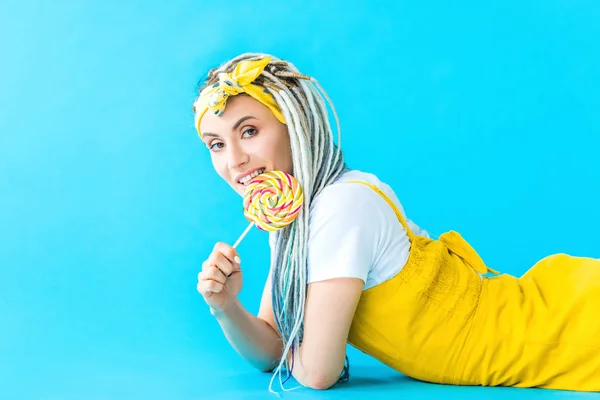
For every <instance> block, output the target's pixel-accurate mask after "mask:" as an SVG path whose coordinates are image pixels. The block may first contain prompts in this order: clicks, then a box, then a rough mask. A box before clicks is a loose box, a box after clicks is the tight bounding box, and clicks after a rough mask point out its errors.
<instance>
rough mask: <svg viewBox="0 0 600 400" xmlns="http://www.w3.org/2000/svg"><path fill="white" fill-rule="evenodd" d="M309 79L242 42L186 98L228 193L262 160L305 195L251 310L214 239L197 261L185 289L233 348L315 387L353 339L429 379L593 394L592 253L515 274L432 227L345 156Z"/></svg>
mask: <svg viewBox="0 0 600 400" xmlns="http://www.w3.org/2000/svg"><path fill="white" fill-rule="evenodd" d="M319 89H321V88H320V86H319V85H318V83H317V82H316V81H315V80H314V79H312V78H310V77H308V76H305V75H303V74H301V73H300V72H299V71H298V70H297V69H296V68H295V67H294V66H293V65H292V64H290V63H289V62H285V61H282V60H279V59H277V58H275V57H272V56H267V55H263V54H243V55H241V56H238V57H236V58H234V59H232V60H230V61H229V62H227V63H225V64H224V65H222V66H220V67H219V68H217V69H215V70H212V71H210V73H209V74H208V78H207V79H206V82H205V85H204V87H202V88H201V90H200V95H199V97H198V99H197V101H196V102H195V104H194V112H195V121H196V128H197V129H198V133H199V135H200V137H201V139H202V140H203V142H204V143H205V144H206V147H207V148H208V149H209V151H210V154H211V158H212V163H213V166H214V168H215V170H216V171H217V173H218V174H219V175H220V176H221V177H222V178H223V179H224V180H225V181H226V182H227V183H228V184H229V185H231V187H232V188H233V189H234V190H235V191H237V192H239V193H240V194H243V193H244V191H245V185H247V184H248V182H249V181H250V180H251V179H252V178H253V177H254V176H256V175H258V174H260V173H262V172H264V171H271V170H281V171H284V172H287V173H289V174H291V175H293V176H294V177H295V178H296V179H297V180H298V181H299V182H300V185H301V186H302V189H303V191H304V197H305V201H304V205H303V208H302V210H301V212H300V213H299V215H298V217H297V219H296V220H295V221H294V222H293V223H292V224H291V225H289V226H288V227H286V228H284V229H282V230H280V231H277V232H274V233H271V236H270V245H271V249H272V256H271V266H270V273H269V278H268V280H267V282H266V284H265V287H264V293H263V296H262V300H261V304H260V311H259V313H258V316H254V315H252V314H250V313H249V312H248V311H246V309H245V308H244V307H243V306H242V305H241V304H240V302H239V301H238V299H237V295H238V293H239V292H240V289H241V286H242V276H241V260H240V257H239V254H238V253H237V252H236V250H235V249H233V248H232V247H231V246H229V245H226V244H223V243H218V244H217V245H216V246H215V247H214V250H213V252H212V253H211V254H210V256H209V257H208V259H207V260H206V261H205V262H204V263H203V265H202V272H200V273H199V275H198V291H199V292H200V293H201V294H202V296H203V297H204V299H205V301H206V302H207V304H208V305H209V307H210V310H211V312H212V314H213V315H214V316H215V318H216V319H217V321H218V322H219V324H220V326H221V327H222V329H223V332H224V334H225V335H226V337H227V339H228V340H229V342H230V343H231V345H232V346H233V347H234V348H235V350H236V351H237V352H238V353H239V354H240V355H241V356H242V357H243V358H245V359H246V360H248V361H249V362H250V363H251V364H252V365H254V366H255V367H256V368H258V369H260V370H262V371H273V370H275V371H276V372H281V370H282V368H286V369H287V370H288V371H290V372H291V374H292V375H293V376H294V377H295V378H296V380H297V381H298V382H299V383H301V384H302V385H304V386H307V387H311V388H315V389H326V388H329V387H331V386H332V385H334V384H335V383H336V382H339V381H345V380H347V379H348V363H347V362H346V361H347V358H346V354H345V349H346V343H350V344H351V345H353V346H355V347H356V348H358V349H360V350H362V351H364V352H365V353H367V354H370V355H372V356H373V357H375V358H377V359H378V360H380V361H382V362H383V363H385V364H387V365H389V366H390V367H392V368H394V369H396V370H398V371H400V372H402V373H404V374H406V375H408V376H411V377H413V378H416V379H420V380H423V381H428V382H434V383H443V384H453V385H486V386H514V387H541V388H551V389H563V390H579V391H600V318H598V316H599V315H600V260H597V259H592V258H582V257H573V256H568V255H564V254H558V255H553V256H549V257H547V258H545V259H543V260H541V261H540V262H538V263H537V264H536V265H534V266H533V267H532V268H531V269H530V270H529V271H528V272H527V273H526V274H524V275H523V276H522V277H513V276H510V275H506V274H503V275H498V273H497V272H496V271H493V270H491V269H488V268H487V267H486V265H485V263H484V262H483V261H482V260H481V258H480V257H479V256H478V254H477V253H476V251H475V250H474V249H473V248H472V247H471V246H470V245H469V244H468V243H467V242H466V241H465V240H464V239H463V238H462V237H461V236H460V235H459V234H458V233H456V232H454V231H449V232H447V233H444V234H443V235H441V236H440V237H439V238H438V239H432V238H430V237H429V235H428V234H427V232H426V231H424V230H422V229H420V228H419V226H417V225H416V224H415V223H413V222H412V221H411V220H410V219H409V218H407V216H406V214H405V213H404V210H403V209H402V206H401V204H400V202H399V201H398V198H397V197H396V196H395V195H394V192H393V190H392V189H391V188H390V187H389V186H387V185H386V184H385V183H383V182H381V181H379V180H378V179H377V177H376V176H374V175H372V174H369V173H365V172H361V171H357V170H352V169H349V168H348V167H347V166H346V165H345V162H344V158H343V154H342V152H341V151H340V148H339V137H338V146H336V145H335V144H334V135H333V133H332V129H331V127H330V124H329V121H328V117H327V108H326V105H325V101H324V98H325V99H326V100H329V99H328V98H327V96H326V94H325V93H324V91H323V90H319ZM329 104H330V105H331V103H330V102H329ZM332 108H333V107H332ZM334 115H335V110H334ZM336 121H337V115H336ZM338 133H339V124H338ZM365 210H369V212H368V213H366V212H365ZM488 273H490V274H492V275H493V276H491V277H490V276H489V275H488ZM275 375H276V374H274V375H273V376H274V377H275Z"/></svg>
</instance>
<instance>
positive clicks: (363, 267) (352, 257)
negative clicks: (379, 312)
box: [269, 170, 429, 290]
mask: <svg viewBox="0 0 600 400" xmlns="http://www.w3.org/2000/svg"><path fill="white" fill-rule="evenodd" d="M349 180H361V181H365V182H367V183H371V184H373V185H375V186H377V187H378V188H379V189H380V190H381V191H383V192H384V193H385V194H386V195H387V196H388V197H389V198H390V199H391V200H392V201H393V202H394V203H395V205H396V207H398V209H399V210H400V212H401V213H402V216H403V217H404V218H405V220H406V223H407V224H408V226H409V227H410V229H411V230H412V231H413V232H414V233H415V234H416V235H421V236H426V237H429V234H428V233H427V232H426V231H424V230H422V229H421V228H420V227H419V226H417V225H416V224H415V223H414V222H412V221H411V220H410V219H408V218H407V217H406V215H405V213H404V209H403V208H402V205H401V204H400V201H399V200H398V198H397V197H396V195H395V193H394V191H393V190H392V189H391V188H390V187H389V186H388V185H386V184H385V183H383V182H381V181H380V180H379V179H377V177H376V176H375V175H373V174H369V173H365V172H361V171H358V170H350V171H347V172H346V173H345V174H343V175H342V176H341V177H340V178H339V179H338V180H337V181H336V182H334V183H333V184H331V185H329V186H327V187H326V188H325V189H323V191H322V192H321V193H319V195H318V196H317V197H316V198H315V200H314V201H313V203H312V205H311V209H310V216H309V239H308V283H311V282H317V281H322V280H326V279H331V278H342V277H354V278H360V279H362V280H363V281H364V282H365V285H364V287H363V290H366V289H368V288H370V287H373V286H375V285H378V284H380V283H382V282H384V281H386V280H388V279H390V278H392V277H394V276H395V275H396V274H397V273H398V272H399V271H400V270H401V269H402V268H403V267H404V265H405V263H406V260H407V259H408V254H409V251H410V242H409V240H408V236H407V234H406V231H405V230H404V228H403V227H402V224H401V223H400V221H398V218H397V217H396V214H395V213H394V210H393V209H392V207H390V205H389V204H388V203H387V202H386V201H385V200H384V199H383V198H382V197H381V196H380V195H379V194H377V193H376V192H375V191H374V190H373V189H371V188H369V187H367V186H365V185H361V184H357V183H350V182H348V181H349ZM274 238H275V237H274V235H273V234H271V236H270V240H269V242H270V245H271V250H272V251H271V252H272V253H273V250H274V244H275V243H274Z"/></svg>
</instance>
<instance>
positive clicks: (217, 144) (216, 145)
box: [209, 142, 223, 151]
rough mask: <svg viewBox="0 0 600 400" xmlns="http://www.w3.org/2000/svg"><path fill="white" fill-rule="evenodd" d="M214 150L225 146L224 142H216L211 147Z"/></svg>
mask: <svg viewBox="0 0 600 400" xmlns="http://www.w3.org/2000/svg"><path fill="white" fill-rule="evenodd" d="M209 148H210V149H211V150H212V151H215V150H220V149H222V148H223V142H214V143H212V144H211V145H210V147H209Z"/></svg>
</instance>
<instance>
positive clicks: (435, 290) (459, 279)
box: [348, 181, 600, 391]
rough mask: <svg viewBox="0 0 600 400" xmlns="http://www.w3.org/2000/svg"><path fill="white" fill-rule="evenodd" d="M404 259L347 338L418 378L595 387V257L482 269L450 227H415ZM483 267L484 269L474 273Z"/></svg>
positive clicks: (598, 298)
mask: <svg viewBox="0 0 600 400" xmlns="http://www.w3.org/2000/svg"><path fill="white" fill-rule="evenodd" d="M354 182H356V183H362V184H365V185H367V186H369V187H371V188H372V189H373V190H375V191H376V192H377V193H379V194H380V195H381V196H383V198H384V199H385V200H386V201H387V202H388V203H389V204H390V206H391V207H393V209H394V210H395V212H396V215H397V217H398V220H399V221H400V223H401V224H402V226H403V227H404V229H405V230H406V232H407V234H408V237H409V239H410V242H411V249H410V256H409V258H408V261H407V263H406V265H405V266H404V268H403V269H402V270H401V271H400V272H399V273H398V274H397V275H396V276H395V277H393V278H392V279H390V280H388V281H386V282H384V283H382V284H379V285H377V286H374V287H371V288H369V289H367V290H364V291H363V294H362V297H361V299H360V302H359V304H358V308H357V310H356V314H355V316H354V320H353V322H352V326H351V329H350V334H349V338H348V342H349V343H350V344H351V345H353V346H354V347H356V348H358V349H359V350H362V351H363V352H365V353H367V354H369V355H371V356H373V357H375V358H376V359H378V360H380V361H381V362H383V363H384V364H386V365H388V366H390V367H391V368H394V369H396V370H397V371H400V372H401V373H403V374H405V375H407V376H410V377H413V378H415V379H419V380H423V381H427V382H433V383H442V384H452V385H484V386H514V387H543V388H550V389H564V390H579V391H600V260H598V259H592V258H581V257H573V256H568V255H565V254H557V255H553V256H549V257H547V258H544V259H543V260H541V261H539V262H538V263H536V264H535V265H534V266H533V267H532V268H531V269H530V270H529V271H528V272H527V273H525V274H524V275H523V276H522V277H520V278H517V277H514V276H510V275H506V274H503V275H499V276H494V277H487V276H484V275H485V274H487V273H488V272H491V273H493V274H496V275H498V273H497V272H496V271H493V270H491V269H489V268H487V267H486V265H485V264H484V262H483V261H482V259H481V258H480V257H479V255H478V254H477V253H476V252H475V250H474V249H473V248H472V247H471V246H470V245H469V244H468V243H467V242H466V241H465V240H464V239H463V238H462V237H461V236H460V235H459V234H458V233H456V232H453V231H450V232H447V233H444V234H443V235H441V237H440V238H439V239H437V240H434V239H429V238H425V237H422V236H416V235H414V233H413V232H411V230H410V229H409V227H408V225H407V224H406V221H405V220H404V219H403V217H402V215H401V213H400V212H399V211H398V209H397V208H396V207H395V205H394V203H393V202H392V201H391V200H390V199H389V198H388V197H386V195H385V194H384V193H383V192H381V191H380V190H379V189H378V188H377V187H376V186H373V185H370V184H368V183H365V182H359V181H354ZM480 274H481V275H480Z"/></svg>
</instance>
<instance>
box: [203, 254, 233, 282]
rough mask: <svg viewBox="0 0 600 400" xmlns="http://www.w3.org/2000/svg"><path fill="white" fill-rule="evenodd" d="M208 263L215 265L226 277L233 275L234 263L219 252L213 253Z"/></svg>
mask: <svg viewBox="0 0 600 400" xmlns="http://www.w3.org/2000/svg"><path fill="white" fill-rule="evenodd" d="M208 262H209V264H210V265H214V266H216V267H217V268H219V269H220V270H221V272H223V274H224V275H225V276H227V275H229V274H231V272H232V271H233V263H232V262H231V261H230V260H229V259H228V258H227V257H225V256H224V255H223V253H220V252H218V251H216V252H213V253H212V254H211V255H210V257H208Z"/></svg>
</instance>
